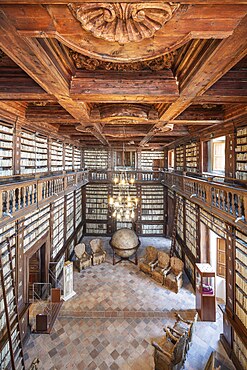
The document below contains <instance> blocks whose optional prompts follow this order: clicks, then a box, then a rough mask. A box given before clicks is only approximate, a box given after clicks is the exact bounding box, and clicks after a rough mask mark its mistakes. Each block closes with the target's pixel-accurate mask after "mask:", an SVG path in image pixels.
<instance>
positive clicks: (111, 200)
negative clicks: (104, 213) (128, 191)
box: [109, 197, 114, 206]
mask: <svg viewBox="0 0 247 370" xmlns="http://www.w3.org/2000/svg"><path fill="white" fill-rule="evenodd" d="M113 203H114V199H113V197H110V198H109V204H110V206H112V205H113Z"/></svg>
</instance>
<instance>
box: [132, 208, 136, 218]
mask: <svg viewBox="0 0 247 370" xmlns="http://www.w3.org/2000/svg"><path fill="white" fill-rule="evenodd" d="M131 218H135V212H134V210H133V209H132V212H131Z"/></svg>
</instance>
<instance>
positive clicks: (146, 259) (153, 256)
mask: <svg viewBox="0 0 247 370" xmlns="http://www.w3.org/2000/svg"><path fill="white" fill-rule="evenodd" d="M157 263H158V250H157V249H156V248H155V247H152V246H149V247H146V249H145V254H144V256H143V257H141V258H140V260H139V269H140V270H141V271H143V272H145V273H146V274H151V273H152V271H153V269H154V267H155V266H156V265H157Z"/></svg>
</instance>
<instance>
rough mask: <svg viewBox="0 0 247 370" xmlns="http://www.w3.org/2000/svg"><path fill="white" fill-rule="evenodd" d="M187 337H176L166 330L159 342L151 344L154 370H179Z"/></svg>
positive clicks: (183, 357) (182, 361)
mask: <svg viewBox="0 0 247 370" xmlns="http://www.w3.org/2000/svg"><path fill="white" fill-rule="evenodd" d="M186 339H187V335H186V334H183V335H180V336H177V335H176V334H175V333H173V331H172V329H168V328H167V329H166V335H165V336H164V337H162V339H161V340H159V341H157V342H155V341H154V342H153V343H152V345H153V346H154V363H155V370H179V369H181V367H182V366H183V363H184V360H185V345H186Z"/></svg>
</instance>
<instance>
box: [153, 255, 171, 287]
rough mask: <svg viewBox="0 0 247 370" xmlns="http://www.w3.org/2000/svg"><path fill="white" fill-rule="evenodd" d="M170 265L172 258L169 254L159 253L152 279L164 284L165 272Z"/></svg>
mask: <svg viewBox="0 0 247 370" xmlns="http://www.w3.org/2000/svg"><path fill="white" fill-rule="evenodd" d="M169 265H170V257H169V255H168V254H167V253H165V252H162V251H159V252H158V261H157V264H156V266H155V267H154V269H153V271H152V272H151V274H152V278H153V279H154V280H156V281H157V282H158V283H161V284H163V283H164V271H166V270H167V269H168V267H169Z"/></svg>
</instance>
